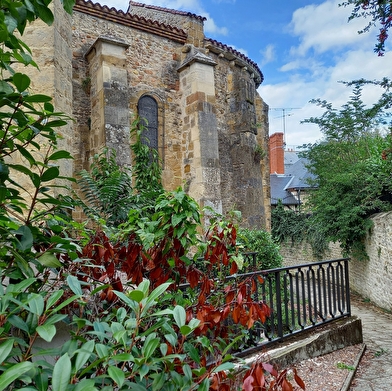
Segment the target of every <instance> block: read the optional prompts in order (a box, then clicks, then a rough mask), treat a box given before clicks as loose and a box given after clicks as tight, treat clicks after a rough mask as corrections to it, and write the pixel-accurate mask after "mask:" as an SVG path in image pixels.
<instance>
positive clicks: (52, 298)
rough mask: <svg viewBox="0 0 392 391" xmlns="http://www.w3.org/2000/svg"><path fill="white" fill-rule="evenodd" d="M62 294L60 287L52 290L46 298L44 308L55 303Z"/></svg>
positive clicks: (48, 307)
mask: <svg viewBox="0 0 392 391" xmlns="http://www.w3.org/2000/svg"><path fill="white" fill-rule="evenodd" d="M63 294H64V291H63V290H62V289H59V290H58V291H55V292H53V293H52V294H51V295H50V296H49V297H48V298H47V299H46V310H49V309H50V307H52V305H55V304H56V303H57V302H58V301H59V299H60V298H61V296H62V295H63Z"/></svg>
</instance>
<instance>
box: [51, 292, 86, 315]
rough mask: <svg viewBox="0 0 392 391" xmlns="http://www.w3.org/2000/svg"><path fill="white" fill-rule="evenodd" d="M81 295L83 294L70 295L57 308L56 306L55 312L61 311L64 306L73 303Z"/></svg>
mask: <svg viewBox="0 0 392 391" xmlns="http://www.w3.org/2000/svg"><path fill="white" fill-rule="evenodd" d="M80 297H81V295H74V296H71V297H69V298H68V299H67V300H65V301H63V302H62V303H61V304H59V305H58V306H57V307H56V308H54V309H53V312H59V311H60V310H61V309H62V308H64V307H66V306H67V305H69V304H71V303H72V302H73V301H75V300H77V299H79V298H80Z"/></svg>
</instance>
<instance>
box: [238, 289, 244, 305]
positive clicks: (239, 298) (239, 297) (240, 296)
mask: <svg viewBox="0 0 392 391" xmlns="http://www.w3.org/2000/svg"><path fill="white" fill-rule="evenodd" d="M242 299H243V298H242V293H241V291H240V292H238V295H237V303H238V304H242Z"/></svg>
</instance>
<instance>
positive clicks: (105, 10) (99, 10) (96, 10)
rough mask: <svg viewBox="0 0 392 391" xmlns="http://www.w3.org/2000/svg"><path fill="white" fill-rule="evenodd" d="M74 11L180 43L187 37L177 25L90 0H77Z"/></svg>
mask: <svg viewBox="0 0 392 391" xmlns="http://www.w3.org/2000/svg"><path fill="white" fill-rule="evenodd" d="M74 11H78V12H81V13H84V14H87V15H91V16H95V17H97V18H100V19H104V20H109V21H111V22H114V23H118V24H122V25H125V26H129V27H132V28H135V29H138V30H142V31H146V32H149V33H151V34H155V35H159V36H161V37H165V38H169V39H171V40H173V41H176V42H179V43H185V42H186V39H187V33H186V32H185V31H184V30H181V29H178V28H177V27H173V26H169V25H166V24H164V23H160V22H158V21H156V20H151V19H146V18H143V17H140V16H138V15H131V14H129V13H125V12H123V11H121V10H116V9H115V8H113V7H111V8H109V7H108V6H106V5H103V6H102V5H101V4H99V3H93V2H92V1H90V0H76V4H75V6H74Z"/></svg>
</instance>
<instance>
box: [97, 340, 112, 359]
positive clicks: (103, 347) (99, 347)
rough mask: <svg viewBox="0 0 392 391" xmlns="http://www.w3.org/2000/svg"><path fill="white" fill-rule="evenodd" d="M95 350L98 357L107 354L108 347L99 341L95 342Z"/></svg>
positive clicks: (106, 355)
mask: <svg viewBox="0 0 392 391" xmlns="http://www.w3.org/2000/svg"><path fill="white" fill-rule="evenodd" d="M95 351H96V352H97V354H98V357H99V358H104V357H108V356H109V349H108V347H107V346H106V345H103V344H101V343H97V344H96V345H95Z"/></svg>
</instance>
